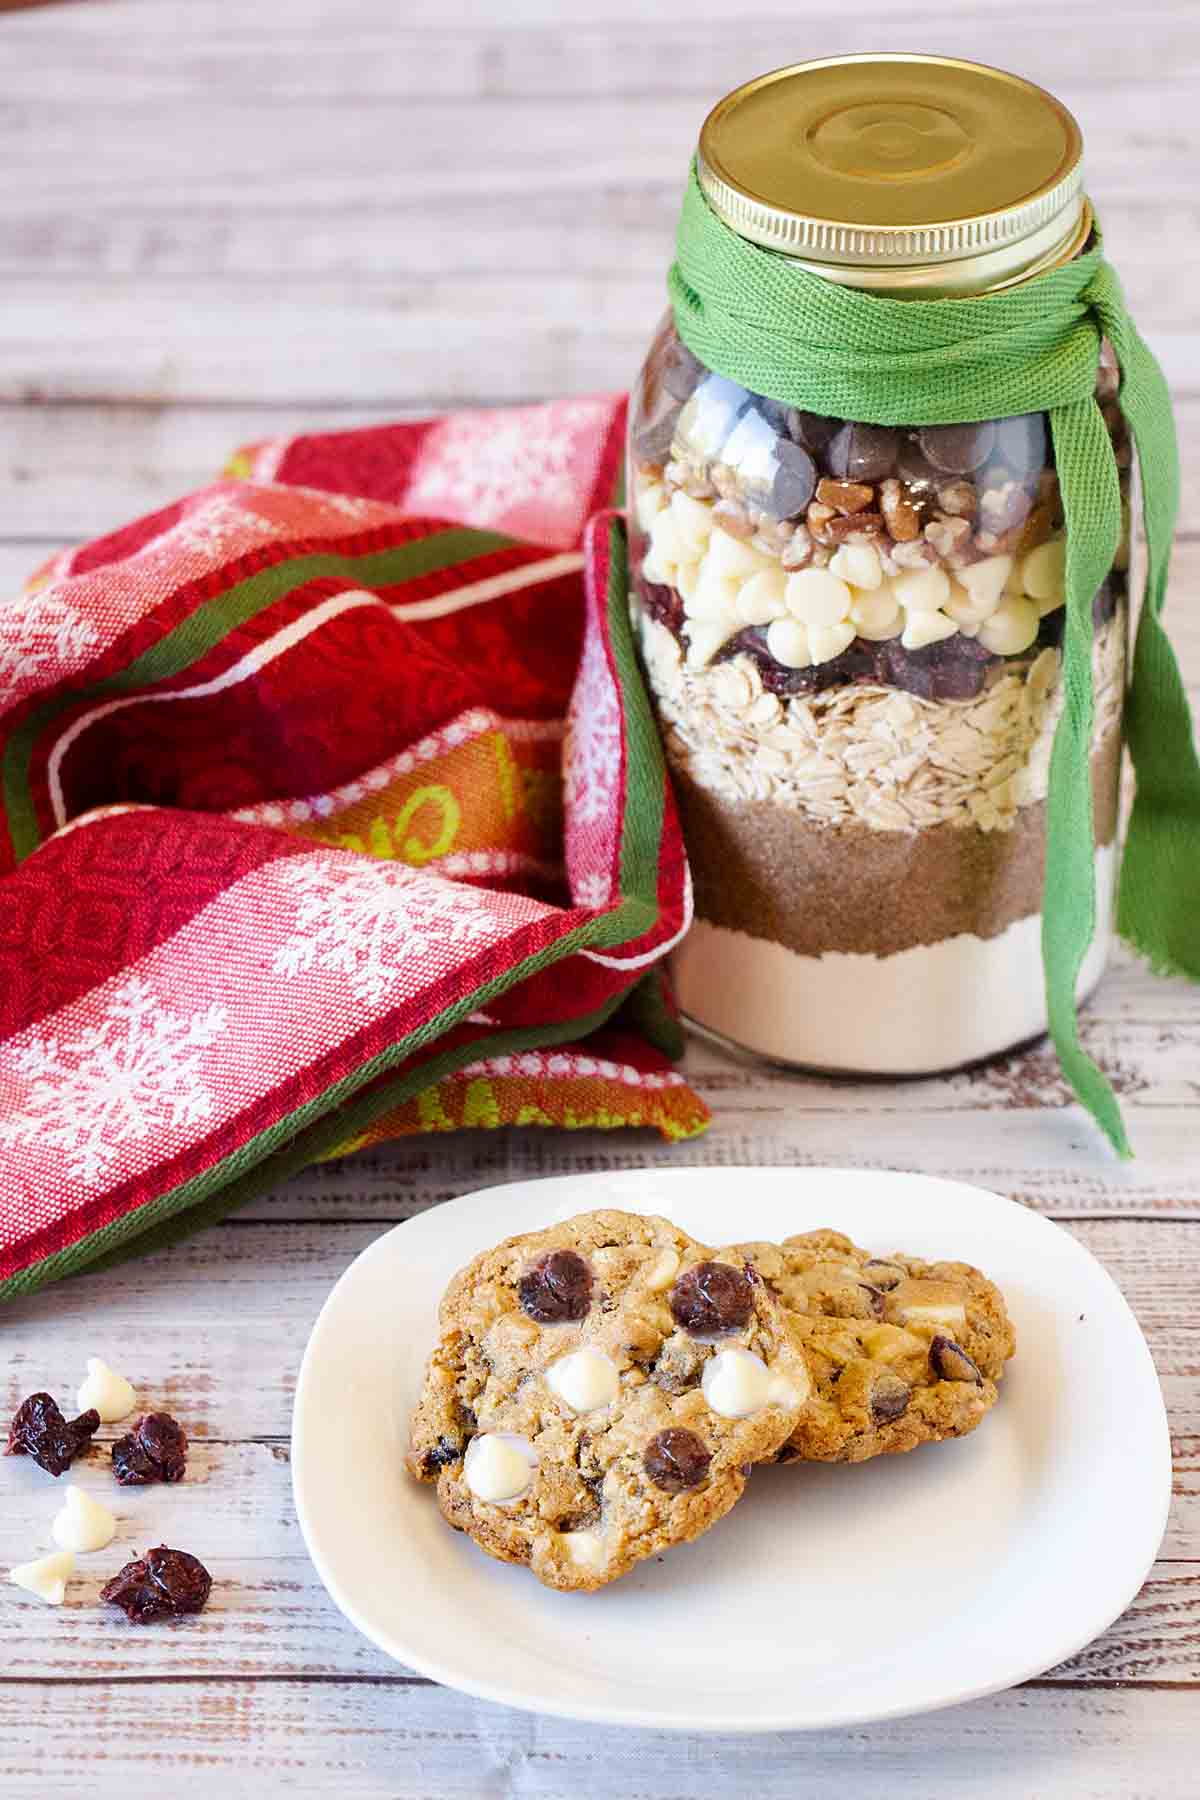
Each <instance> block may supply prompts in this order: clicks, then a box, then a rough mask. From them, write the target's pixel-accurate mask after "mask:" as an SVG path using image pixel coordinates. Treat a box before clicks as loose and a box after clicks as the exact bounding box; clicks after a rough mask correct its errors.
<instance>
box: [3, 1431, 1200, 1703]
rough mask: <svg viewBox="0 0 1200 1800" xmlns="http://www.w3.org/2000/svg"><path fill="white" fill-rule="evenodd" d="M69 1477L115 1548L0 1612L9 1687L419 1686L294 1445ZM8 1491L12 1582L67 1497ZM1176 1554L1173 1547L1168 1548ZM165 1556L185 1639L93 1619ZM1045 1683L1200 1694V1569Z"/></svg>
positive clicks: (26, 1478)
mask: <svg viewBox="0 0 1200 1800" xmlns="http://www.w3.org/2000/svg"><path fill="white" fill-rule="evenodd" d="M72 1477H73V1479H75V1480H76V1481H77V1482H78V1483H79V1485H81V1486H83V1487H84V1488H86V1489H87V1491H88V1492H89V1493H91V1494H93V1495H94V1496H95V1498H97V1499H98V1500H101V1501H103V1503H104V1504H105V1505H107V1506H109V1507H110V1508H111V1509H112V1510H113V1511H114V1512H115V1513H116V1514H117V1516H118V1520H119V1529H118V1536H117V1538H116V1539H115V1540H114V1542H113V1543H112V1545H111V1546H110V1547H109V1548H108V1549H106V1550H104V1551H102V1552H99V1553H97V1554H96V1555H94V1556H86V1557H81V1558H80V1559H79V1562H78V1565H77V1573H76V1575H75V1577H74V1579H73V1580H72V1583H71V1586H70V1588H69V1590H68V1602H67V1604H66V1605H65V1606H64V1607H63V1608H62V1609H61V1610H60V1611H55V1612H50V1611H47V1610H44V1609H43V1608H42V1607H41V1604H40V1602H37V1601H34V1600H32V1599H30V1600H26V1599H24V1598H22V1597H19V1596H17V1595H15V1594H14V1595H12V1596H10V1597H8V1598H7V1599H6V1602H5V1604H4V1605H3V1606H0V1658H2V1659H3V1668H4V1677H3V1679H6V1680H10V1681H12V1680H22V1681H35V1680H37V1681H41V1680H51V1679H54V1680H69V1679H70V1678H71V1677H72V1676H75V1675H78V1674H79V1673H80V1671H82V1670H86V1671H87V1672H88V1673H89V1674H91V1675H97V1676H98V1675H103V1676H106V1677H110V1678H119V1677H123V1676H141V1677H144V1678H147V1679H149V1678H152V1677H159V1676H171V1677H176V1678H178V1677H182V1676H191V1677H200V1676H218V1675H241V1676H246V1675H274V1676H281V1675H286V1676H289V1677H293V1678H300V1677H302V1676H321V1677H326V1676H331V1675H343V1676H344V1675H360V1676H362V1675H374V1676H380V1677H383V1676H394V1675H396V1674H397V1673H400V1674H405V1673H408V1674H411V1673H412V1672H411V1671H404V1670H401V1669H398V1666H397V1665H396V1664H395V1663H393V1662H391V1661H390V1659H389V1658H387V1657H386V1656H384V1655H383V1653H382V1652H380V1651H377V1650H376V1649H375V1648H374V1647H373V1646H372V1645H371V1644H369V1643H368V1642H367V1641H366V1640H365V1639H364V1638H362V1637H360V1636H359V1634H358V1633H357V1632H356V1631H355V1630H354V1628H353V1627H352V1626H351V1625H350V1624H348V1623H347V1621H346V1620H345V1619H343V1618H342V1616H341V1614H340V1613H339V1612H338V1611H337V1609H336V1607H335V1606H334V1605H333V1602H332V1601H331V1600H330V1599H329V1598H328V1596H327V1595H326V1593H325V1590H324V1589H323V1587H322V1586H321V1583H320V1581H319V1579H318V1577H317V1573H316V1570H315V1569H314V1568H313V1566H312V1564H311V1562H310V1561H309V1559H308V1555H307V1552H306V1551H305V1548H304V1542H303V1539H302V1537H301V1535H300V1528H299V1525H298V1524H297V1521H296V1515H295V1508H294V1506H293V1502H292V1493H291V1477H290V1469H289V1464H288V1450H287V1446H286V1445H284V1444H280V1443H272V1444H255V1443H242V1444H229V1443H222V1442H217V1441H214V1440H210V1439H201V1440H199V1441H198V1442H197V1443H196V1444H195V1445H194V1447H193V1450H192V1455H191V1459H190V1462H189V1467H188V1476H187V1479H186V1481H184V1482H183V1483H182V1484H181V1485H180V1486H178V1487H172V1488H162V1487H158V1488H145V1489H128V1488H126V1489H119V1488H117V1487H116V1486H115V1485H114V1484H113V1482H112V1480H111V1478H110V1476H109V1473H108V1468H107V1453H105V1454H104V1455H101V1453H100V1452H99V1451H95V1452H93V1454H92V1455H91V1457H90V1458H89V1460H88V1462H87V1464H86V1465H82V1464H76V1465H75V1467H74V1469H73V1470H72ZM2 1488H3V1492H4V1506H3V1509H2V1511H0V1567H8V1566H11V1565H12V1564H13V1563H17V1562H23V1561H25V1560H27V1559H28V1558H29V1557H31V1556H33V1555H36V1554H38V1553H39V1551H40V1547H41V1546H42V1545H43V1544H45V1545H48V1544H49V1538H48V1526H49V1522H50V1519H51V1518H52V1517H53V1514H54V1511H55V1510H56V1508H57V1507H58V1505H59V1504H60V1495H59V1492H58V1489H57V1488H56V1487H55V1485H54V1484H53V1483H52V1482H51V1480H50V1478H49V1477H48V1476H46V1475H44V1474H42V1472H41V1471H40V1470H32V1471H31V1470H29V1469H27V1468H25V1469H19V1470H17V1471H16V1472H15V1473H14V1474H13V1475H12V1476H11V1477H10V1476H9V1474H8V1471H7V1470H5V1471H4V1479H3V1483H2ZM430 1504H431V1505H432V1504H433V1502H432V1499H431V1500H430ZM746 1504H748V1505H752V1504H753V1496H752V1495H751V1497H750V1499H749V1500H748V1501H747V1502H746ZM1177 1539H1178V1534H1177V1533H1174V1532H1173V1534H1172V1540H1171V1543H1169V1545H1168V1548H1170V1547H1171V1545H1172V1544H1173V1543H1174V1542H1175V1541H1177ZM159 1543H167V1544H172V1545H175V1546H176V1547H177V1548H180V1549H188V1550H191V1551H192V1552H193V1553H194V1554H195V1555H198V1556H199V1557H200V1558H201V1560H202V1561H203V1562H204V1563H205V1565H206V1566H207V1567H208V1568H209V1570H210V1571H211V1573H212V1575H213V1578H214V1583H215V1586H214V1589H213V1594H212V1598H211V1600H210V1601H209V1604H208V1606H207V1607H206V1608H205V1611H204V1613H203V1614H202V1616H201V1617H200V1618H199V1619H197V1620H196V1621H195V1622H194V1624H189V1625H188V1627H187V1628H186V1629H184V1630H180V1631H167V1632H143V1631H136V1630H130V1629H129V1628H128V1627H127V1626H126V1624H125V1623H124V1621H123V1620H122V1619H121V1617H120V1615H119V1614H117V1613H114V1612H112V1611H111V1610H109V1609H108V1608H107V1607H104V1606H102V1605H101V1604H100V1602H99V1599H98V1595H99V1590H100V1587H101V1586H102V1584H103V1583H104V1582H105V1581H106V1580H107V1579H108V1577H109V1576H110V1575H112V1574H113V1573H114V1572H115V1571H116V1570H117V1569H118V1568H120V1567H121V1565H122V1564H123V1563H124V1562H126V1561H128V1560H129V1559H130V1558H131V1557H133V1556H135V1555H138V1554H140V1553H141V1551H143V1550H144V1549H145V1548H146V1547H147V1545H150V1544H159ZM1197 1547H1198V1548H1200V1540H1198V1543H1197ZM385 1566H386V1556H385V1563H384V1568H385ZM385 1578H386V1575H385ZM1043 1679H1044V1680H1045V1681H1049V1682H1055V1683H1078V1682H1082V1681H1086V1682H1091V1683H1098V1682H1115V1681H1122V1682H1129V1683H1142V1684H1147V1683H1150V1684H1154V1685H1163V1684H1167V1683H1170V1684H1174V1685H1180V1684H1188V1683H1191V1684H1196V1685H1200V1562H1196V1561H1188V1560H1171V1559H1168V1558H1164V1559H1163V1560H1161V1561H1160V1562H1158V1563H1157V1564H1156V1565H1155V1567H1154V1569H1153V1571H1152V1572H1151V1575H1150V1579H1149V1580H1148V1581H1147V1583H1146V1585H1145V1587H1144V1588H1143V1589H1142V1592H1141V1593H1140V1594H1139V1595H1138V1597H1137V1599H1136V1600H1135V1601H1134V1603H1133V1605H1132V1606H1131V1607H1130V1608H1129V1610H1128V1611H1127V1612H1126V1613H1125V1615H1124V1616H1123V1617H1122V1618H1121V1619H1119V1620H1117V1622H1116V1623H1115V1624H1114V1625H1112V1626H1111V1627H1110V1628H1109V1630H1108V1631H1106V1632H1104V1633H1103V1634H1102V1635H1101V1636H1100V1637H1099V1638H1097V1639H1096V1641H1095V1642H1094V1643H1093V1644H1091V1645H1089V1646H1088V1648H1087V1649H1085V1650H1083V1651H1082V1652H1081V1653H1080V1654H1079V1655H1078V1656H1077V1657H1074V1658H1072V1660H1071V1661H1070V1662H1069V1663H1065V1664H1063V1665H1061V1666H1060V1667H1059V1668H1058V1669H1056V1670H1054V1671H1053V1672H1052V1673H1050V1674H1049V1675H1047V1676H1046V1677H1044V1678H1043Z"/></svg>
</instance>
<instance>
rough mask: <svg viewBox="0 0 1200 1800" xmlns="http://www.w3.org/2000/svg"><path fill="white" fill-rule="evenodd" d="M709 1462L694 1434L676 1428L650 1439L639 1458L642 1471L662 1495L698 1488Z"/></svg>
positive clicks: (704, 1445)
mask: <svg viewBox="0 0 1200 1800" xmlns="http://www.w3.org/2000/svg"><path fill="white" fill-rule="evenodd" d="M711 1461H712V1451H711V1450H710V1449H709V1448H708V1446H707V1445H706V1444H703V1443H701V1441H700V1439H699V1438H698V1437H697V1436H696V1434H695V1432H694V1431H684V1430H682V1429H681V1428H679V1427H675V1428H673V1429H672V1430H670V1431H660V1432H659V1434H658V1436H657V1437H652V1438H651V1439H650V1442H649V1443H648V1444H647V1445H646V1448H645V1451H644V1453H643V1455H642V1467H643V1468H644V1469H645V1471H646V1473H647V1475H648V1476H649V1477H650V1479H651V1481H652V1482H653V1483H654V1485H655V1487H657V1488H661V1489H662V1490H663V1493H664V1494H682V1493H683V1492H684V1491H685V1490H686V1489H687V1488H694V1487H698V1486H699V1485H700V1483H701V1482H702V1481H703V1480H704V1477H705V1476H706V1475H707V1474H708V1465H709V1463H710V1462H711Z"/></svg>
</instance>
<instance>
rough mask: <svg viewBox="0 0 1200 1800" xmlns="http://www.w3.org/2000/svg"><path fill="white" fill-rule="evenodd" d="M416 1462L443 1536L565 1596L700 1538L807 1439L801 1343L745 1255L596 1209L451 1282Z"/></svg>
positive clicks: (419, 1416)
mask: <svg viewBox="0 0 1200 1800" xmlns="http://www.w3.org/2000/svg"><path fill="white" fill-rule="evenodd" d="M440 1324H441V1337H440V1340H439V1342H438V1344H437V1347H436V1348H435V1350H434V1352H433V1355H432V1356H431V1358H430V1361H429V1366H428V1369H427V1372H426V1376H425V1383H424V1388H423V1391H422V1394H421V1397H420V1400H419V1402H418V1404H417V1407H416V1410H415V1412H414V1414H413V1419H412V1425H411V1441H410V1448H409V1454H408V1466H409V1468H410V1470H411V1472H412V1473H413V1474H414V1475H415V1476H417V1478H418V1479H419V1480H422V1481H427V1482H433V1483H436V1486H437V1493H438V1502H439V1505H440V1507H441V1510H442V1513H443V1515H444V1516H445V1518H446V1519H447V1521H448V1522H449V1523H450V1524H451V1525H452V1526H454V1527H455V1528H456V1529H458V1530H460V1531H464V1532H466V1533H467V1534H468V1535H469V1536H470V1537H472V1538H473V1539H474V1540H475V1542H476V1543H477V1544H479V1545H480V1547H481V1548H482V1549H483V1550H485V1551H487V1553H488V1554H489V1555H491V1556H494V1557H497V1558H499V1559H500V1560H501V1561H504V1562H514V1563H525V1564H528V1566H529V1567H530V1568H531V1569H532V1571H533V1573H534V1574H535V1575H536V1576H537V1577H538V1579H539V1580H540V1581H542V1582H544V1583H545V1584H546V1585H547V1586H549V1587H555V1588H565V1589H591V1588H596V1587H599V1586H601V1585H602V1584H604V1583H606V1582H609V1581H612V1580H614V1579H616V1578H617V1577H618V1576H620V1575H624V1574H627V1573H628V1572H629V1570H630V1569H632V1568H633V1567H634V1566H635V1565H636V1564H637V1563H638V1562H640V1561H641V1560H642V1559H643V1558H645V1557H647V1556H654V1555H656V1554H658V1553H660V1552H661V1551H663V1550H666V1549H668V1548H670V1547H671V1546H672V1545H674V1544H680V1543H685V1542H687V1541H688V1540H689V1539H692V1538H695V1537H697V1536H699V1535H700V1533H701V1532H703V1531H706V1530H707V1529H708V1527H709V1526H710V1525H712V1524H714V1523H715V1522H716V1521H717V1520H718V1519H720V1518H721V1517H722V1516H723V1515H724V1514H725V1513H727V1512H728V1511H729V1509H730V1508H731V1507H732V1506H733V1505H734V1504H735V1502H736V1501H737V1500H738V1499H739V1498H740V1496H741V1494H742V1491H743V1489H744V1487H745V1484H746V1476H747V1474H748V1472H749V1470H750V1468H751V1467H752V1466H753V1465H754V1464H755V1463H761V1462H766V1461H770V1460H773V1459H774V1458H775V1457H777V1456H778V1454H779V1452H780V1450H781V1449H782V1448H783V1446H784V1445H785V1444H786V1443H787V1442H788V1441H789V1440H790V1439H791V1438H792V1436H793V1434H794V1433H795V1431H796V1428H797V1425H798V1423H799V1420H800V1417H801V1415H802V1413H803V1411H804V1409H805V1407H806V1405H807V1404H808V1401H809V1398H810V1389H811V1381H810V1376H809V1369H808V1363H807V1360H806V1356H805V1353H804V1351H803V1350H802V1349H801V1348H800V1346H799V1334H798V1333H797V1332H796V1331H794V1329H793V1327H792V1325H791V1323H790V1322H789V1319H788V1317H787V1316H786V1315H785V1310H784V1308H783V1306H782V1305H781V1303H780V1302H779V1301H778V1300H777V1299H776V1298H775V1296H774V1295H773V1293H772V1292H771V1291H770V1289H769V1288H768V1286H767V1284H766V1282H765V1281H764V1280H763V1279H762V1277H761V1276H760V1275H759V1274H758V1273H757V1271H756V1270H755V1269H754V1268H753V1267H752V1266H749V1265H748V1264H747V1262H746V1260H745V1259H744V1258H742V1257H740V1256H737V1255H734V1254H732V1253H729V1252H715V1251H712V1250H709V1249H707V1248H706V1247H705V1246H704V1245H702V1244H698V1243H696V1242H695V1241H694V1240H693V1239H692V1238H690V1237H689V1236H688V1235H687V1233H686V1232H683V1231H680V1230H679V1229H678V1227H676V1226H674V1225H672V1224H671V1223H670V1222H669V1221H668V1220H666V1219H661V1218H655V1217H641V1216H638V1215H634V1214H630V1213H621V1212H608V1211H605V1212H595V1213H583V1214H580V1215H579V1217H577V1218H575V1219H571V1220H568V1221H567V1222H566V1223H564V1224H560V1225H555V1226H551V1227H549V1228H548V1229H546V1230H545V1231H540V1232H535V1233H532V1234H529V1235H526V1236H523V1237H517V1238H511V1239H509V1240H508V1241H507V1242H506V1243H504V1244H501V1245H500V1246H499V1247H498V1248H497V1249H495V1250H490V1251H488V1252H487V1253H486V1254H484V1255H482V1256H479V1257H477V1258H476V1259H475V1261H474V1262H472V1263H471V1264H470V1265H469V1266H468V1267H467V1268H466V1269H464V1270H463V1271H462V1272H461V1273H460V1274H459V1275H458V1276H457V1277H456V1278H455V1280H454V1281H453V1282H452V1283H451V1285H450V1287H449V1289H448V1290H447V1293H446V1295H445V1297H444V1299H443V1301H442V1304H441V1309H440Z"/></svg>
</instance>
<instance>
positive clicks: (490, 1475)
mask: <svg viewBox="0 0 1200 1800" xmlns="http://www.w3.org/2000/svg"><path fill="white" fill-rule="evenodd" d="M536 1467H537V1452H536V1450H535V1449H534V1447H533V1445H532V1444H531V1443H530V1442H529V1439H528V1438H523V1437H521V1436H519V1435H518V1433H517V1432H515V1431H485V1432H481V1433H480V1435H479V1436H478V1437H473V1438H472V1439H471V1441H470V1443H469V1444H468V1445H467V1454H466V1456H465V1457H464V1458H463V1478H464V1480H465V1481H466V1484H467V1486H468V1487H469V1488H470V1490H471V1492H472V1493H473V1494H474V1496H475V1498H476V1499H477V1500H486V1501H488V1502H489V1503H490V1504H491V1505H493V1506H503V1505H505V1504H506V1502H507V1501H509V1500H519V1499H520V1498H521V1495H522V1494H524V1493H525V1492H526V1491H527V1489H528V1488H529V1485H530V1483H531V1481H532V1480H533V1471H534V1469H535V1468H536Z"/></svg>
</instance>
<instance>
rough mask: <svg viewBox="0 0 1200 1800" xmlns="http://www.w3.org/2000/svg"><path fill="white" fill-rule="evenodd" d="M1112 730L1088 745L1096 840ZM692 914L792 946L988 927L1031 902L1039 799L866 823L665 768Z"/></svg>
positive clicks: (848, 946)
mask: <svg viewBox="0 0 1200 1800" xmlns="http://www.w3.org/2000/svg"><path fill="white" fill-rule="evenodd" d="M1120 759H1121V738H1120V732H1119V730H1115V729H1114V730H1111V731H1109V732H1108V733H1106V735H1105V737H1104V738H1103V739H1102V741H1101V743H1100V745H1099V747H1098V748H1097V750H1096V751H1095V753H1094V754H1093V757H1092V765H1091V768H1092V791H1093V794H1094V796H1095V804H1096V840H1097V842H1098V843H1100V844H1110V843H1111V842H1112V841H1113V838H1114V837H1115V835H1116V828H1117V810H1118V789H1119V775H1120ZM673 775H674V783H675V792H676V795H677V797H678V801H679V808H680V816H681V821H682V825H683V836H684V842H685V843H686V844H687V847H688V859H689V861H690V863H691V869H692V878H693V881H694V884H695V897H696V916H697V918H699V919H705V920H707V921H708V922H709V923H710V924H713V925H719V926H724V927H725V928H726V929H728V930H731V931H744V932H747V933H749V934H750V936H752V937H760V938H772V939H774V940H775V942H777V943H780V944H783V945H784V946H785V947H786V948H787V949H789V950H792V951H794V952H796V954H797V955H800V956H820V955H822V954H823V953H824V952H826V951H843V952H857V953H859V954H861V955H874V956H891V955H893V954H895V952H897V951H899V950H908V949H911V948H912V947H913V946H915V945H918V944H936V943H939V942H940V941H941V940H942V939H943V938H948V937H954V936H956V935H958V934H959V933H962V932H966V933H970V934H972V935H973V936H975V937H980V938H990V937H997V936H998V935H999V934H1000V932H1002V931H1004V930H1006V929H1007V927H1008V926H1009V925H1011V924H1012V923H1013V921H1014V920H1016V919H1023V918H1027V917H1028V916H1029V915H1030V914H1032V913H1036V912H1039V911H1040V909H1041V904H1042V885H1043V880H1044V875H1045V856H1046V806H1045V802H1044V801H1038V802H1037V803H1035V804H1034V805H1032V806H1025V807H1022V808H1021V809H1020V811H1019V814H1018V816H1017V819H1016V822H1015V823H1014V825H1013V826H1012V827H1011V829H1009V830H1007V831H983V830H980V829H979V828H978V827H977V826H974V825H968V826H963V825H956V824H939V825H933V826H928V827H926V828H925V829H924V830H920V831H908V832H901V831H875V830H872V829H871V827H870V826H867V825H862V824H860V823H858V822H857V821H853V820H852V821H850V822H848V823H845V824H838V825H827V824H821V823H819V822H816V821H813V820H809V819H806V818H804V817H803V816H802V815H800V814H798V813H796V812H794V811H792V810H791V809H789V808H787V807H784V806H780V805H778V804H777V803H775V802H773V801H771V800H753V799H732V798H730V797H728V796H726V795H725V794H722V793H714V792H712V791H710V790H707V789H705V788H701V787H699V786H698V785H697V784H696V783H695V782H694V781H693V780H692V779H691V777H690V776H689V775H687V774H686V773H684V772H683V771H682V770H681V769H679V768H676V769H675V770H674V771H673Z"/></svg>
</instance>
